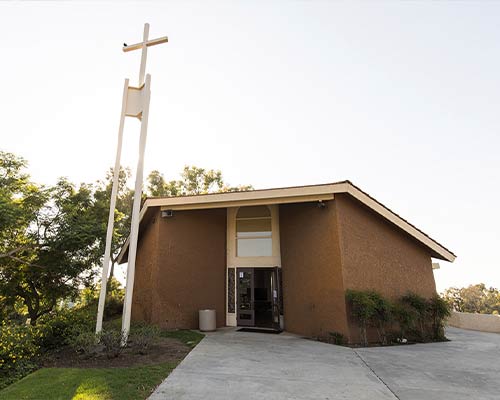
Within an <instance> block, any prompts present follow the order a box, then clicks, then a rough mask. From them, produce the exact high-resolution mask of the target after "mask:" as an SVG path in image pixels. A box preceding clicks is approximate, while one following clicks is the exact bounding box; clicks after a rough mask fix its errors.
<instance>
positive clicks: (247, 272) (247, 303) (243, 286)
mask: <svg viewBox="0 0 500 400" xmlns="http://www.w3.org/2000/svg"><path fill="white" fill-rule="evenodd" d="M237 293H238V295H237V302H238V317H237V319H238V325H246V326H253V325H254V323H255V310H254V280H253V269H252V268H238V290H237Z"/></svg>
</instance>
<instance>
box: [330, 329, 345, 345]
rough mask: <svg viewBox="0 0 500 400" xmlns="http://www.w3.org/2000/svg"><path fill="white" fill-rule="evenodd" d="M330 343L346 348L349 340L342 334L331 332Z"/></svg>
mask: <svg viewBox="0 0 500 400" xmlns="http://www.w3.org/2000/svg"><path fill="white" fill-rule="evenodd" d="M328 343H332V344H336V345H337V346H345V345H346V344H347V338H346V337H345V336H344V335H342V334H341V333H340V332H329V333H328Z"/></svg>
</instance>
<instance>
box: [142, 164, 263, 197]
mask: <svg viewBox="0 0 500 400" xmlns="http://www.w3.org/2000/svg"><path fill="white" fill-rule="evenodd" d="M147 181H148V186H147V193H148V195H149V196H153V197H175V196H186V195H197V194H207V193H218V192H238V191H243V190H252V189H253V188H252V186H251V185H241V186H230V185H228V184H226V183H225V182H224V179H223V177H222V172H221V171H220V170H214V169H209V170H206V169H204V168H199V167H195V166H188V165H186V166H185V167H184V169H183V171H182V173H181V179H179V180H171V181H168V182H167V181H166V180H165V178H164V177H163V175H162V174H161V173H160V172H159V171H156V170H155V171H152V172H151V173H150V174H149V175H148V178H147Z"/></svg>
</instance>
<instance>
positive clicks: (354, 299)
mask: <svg viewBox="0 0 500 400" xmlns="http://www.w3.org/2000/svg"><path fill="white" fill-rule="evenodd" d="M346 300H347V302H348V304H349V305H350V308H351V315H352V316H353V317H354V318H355V319H356V320H357V322H358V324H359V333H360V336H361V344H362V345H364V346H368V337H367V334H366V328H367V326H368V323H369V322H370V321H371V320H372V319H373V317H374V315H375V313H376V305H375V302H374V301H373V298H372V297H371V296H370V293H369V292H363V291H357V290H351V289H348V290H347V291H346Z"/></svg>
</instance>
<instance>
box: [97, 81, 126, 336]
mask: <svg viewBox="0 0 500 400" xmlns="http://www.w3.org/2000/svg"><path fill="white" fill-rule="evenodd" d="M128 83H129V80H128V79H125V84H124V86H123V97H122V113H121V116H120V126H119V128H118V144H117V147H116V158H115V169H114V171H113V187H112V189H111V200H110V203H109V216H108V230H107V232H106V247H105V249H104V260H103V262H102V277H101V292H100V294H99V305H98V307H97V322H96V326H95V331H96V333H99V332H101V330H102V319H103V315H104V303H105V301H106V286H107V284H108V271H109V262H110V258H111V244H112V241H113V229H114V224H115V208H116V197H117V194H118V180H119V177H120V159H121V155H122V143H123V127H124V124H125V111H126V108H127V95H128Z"/></svg>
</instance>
